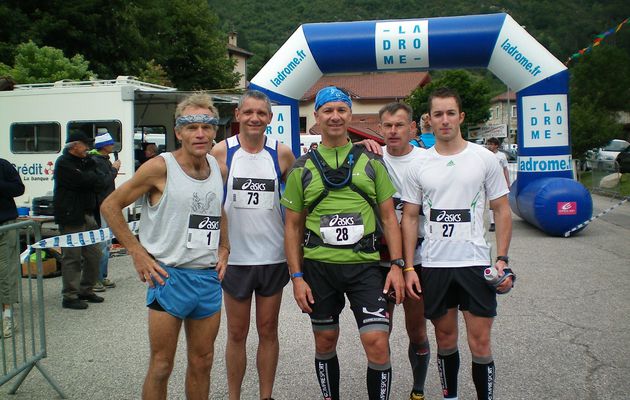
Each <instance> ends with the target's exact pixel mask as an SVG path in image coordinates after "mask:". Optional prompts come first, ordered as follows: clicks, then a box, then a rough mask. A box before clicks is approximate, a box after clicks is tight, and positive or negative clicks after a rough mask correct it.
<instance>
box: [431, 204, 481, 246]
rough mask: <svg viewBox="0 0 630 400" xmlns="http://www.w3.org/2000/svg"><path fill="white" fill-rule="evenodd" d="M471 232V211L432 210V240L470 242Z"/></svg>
mask: <svg viewBox="0 0 630 400" xmlns="http://www.w3.org/2000/svg"><path fill="white" fill-rule="evenodd" d="M471 230H472V224H471V219H470V210H469V209H454V210H439V209H435V208H432V209H431V214H430V216H429V236H430V237H431V239H435V240H470V237H471Z"/></svg>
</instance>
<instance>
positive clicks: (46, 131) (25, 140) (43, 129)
mask: <svg viewBox="0 0 630 400" xmlns="http://www.w3.org/2000/svg"><path fill="white" fill-rule="evenodd" d="M10 129H11V152H12V153H58V152H59V150H61V126H60V125H59V124H58V123H56V122H37V123H16V124H11V128H10Z"/></svg>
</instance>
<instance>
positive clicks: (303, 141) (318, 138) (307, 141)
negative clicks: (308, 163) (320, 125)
mask: <svg viewBox="0 0 630 400" xmlns="http://www.w3.org/2000/svg"><path fill="white" fill-rule="evenodd" d="M321 142H322V135H300V155H304V154H306V153H307V152H308V150H309V149H310V148H311V145H312V144H313V143H316V144H317V145H319V144H320V143H321Z"/></svg>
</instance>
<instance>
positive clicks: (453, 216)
mask: <svg viewBox="0 0 630 400" xmlns="http://www.w3.org/2000/svg"><path fill="white" fill-rule="evenodd" d="M431 221H434V222H470V210H468V209H463V210H438V209H435V208H432V209H431Z"/></svg>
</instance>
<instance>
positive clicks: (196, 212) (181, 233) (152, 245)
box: [139, 153, 223, 269]
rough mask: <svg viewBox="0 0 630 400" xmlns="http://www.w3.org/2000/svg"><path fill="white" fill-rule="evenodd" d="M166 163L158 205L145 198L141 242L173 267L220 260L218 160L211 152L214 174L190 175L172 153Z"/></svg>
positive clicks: (205, 265)
mask: <svg viewBox="0 0 630 400" xmlns="http://www.w3.org/2000/svg"><path fill="white" fill-rule="evenodd" d="M160 157H163V158H164V160H165V162H166V187H165V188H164V193H162V197H161V198H160V200H159V201H158V202H157V204H154V205H150V204H149V195H148V194H145V195H144V197H143V199H142V214H141V216H140V228H139V236H140V243H142V245H143V246H144V248H145V249H147V251H148V252H149V254H151V255H152V256H153V257H155V259H156V260H157V261H159V262H161V263H164V264H166V265H168V266H171V267H177V268H189V269H199V268H208V267H214V266H215V265H216V263H217V249H218V245H219V234H220V231H219V226H220V225H219V223H220V218H221V200H222V198H223V179H222V178H221V170H220V169H219V164H218V163H217V160H216V159H215V158H214V157H213V156H211V155H207V156H206V159H207V161H208V165H209V166H210V175H209V176H208V177H207V178H206V179H203V180H198V179H194V178H192V177H190V176H188V175H187V174H186V173H185V172H184V170H183V169H182V167H181V166H180V165H179V163H178V162H177V160H175V157H173V155H172V154H171V153H162V154H160Z"/></svg>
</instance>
